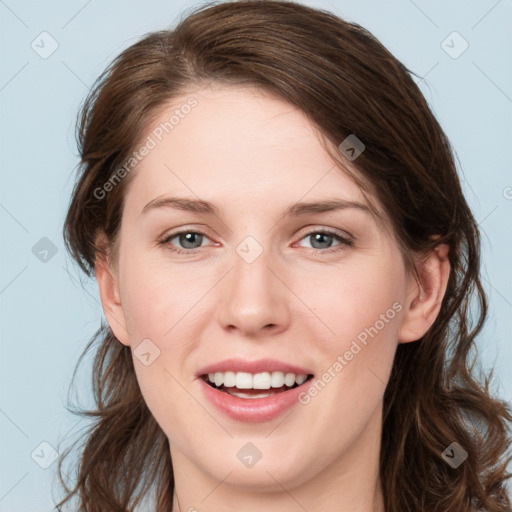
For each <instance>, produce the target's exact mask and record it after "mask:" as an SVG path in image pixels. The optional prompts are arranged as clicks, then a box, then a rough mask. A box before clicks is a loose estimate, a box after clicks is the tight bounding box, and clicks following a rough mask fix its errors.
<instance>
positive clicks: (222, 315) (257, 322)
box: [217, 250, 291, 338]
mask: <svg viewBox="0 0 512 512" xmlns="http://www.w3.org/2000/svg"><path fill="white" fill-rule="evenodd" d="M223 281H224V283H223V287H222V289H221V290H220V294H219V295H220V297H219V300H220V302H219V306H218V308H217V316H218V320H219V322H220V323H221V325H222V327H223V329H225V330H231V331H237V332H238V333H239V334H240V335H241V336H245V337H253V338H254V337H258V336H261V335H268V334H270V333H272V334H277V333H279V332H282V331H284V330H286V329H287V328H288V325H289V322H290V295H291V292H290V291H289V290H288V288H287V287H286V285H285V284H284V283H286V276H285V275H284V271H283V270H282V269H281V270H280V267H279V266H278V265H277V264H276V262H275V261H272V258H271V257H270V254H268V253H267V252H266V251H265V250H264V251H263V253H262V254H261V255H260V256H259V257H258V258H257V259H256V260H255V261H253V262H251V263H248V262H247V261H245V260H244V259H243V258H242V257H240V256H239V255H238V254H237V253H236V252H235V254H234V256H233V268H232V270H231V272H229V274H228V275H227V276H226V278H225V279H224V280H223ZM283 282H284V283H283Z"/></svg>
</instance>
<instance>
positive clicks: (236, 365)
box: [197, 358, 313, 377]
mask: <svg viewBox="0 0 512 512" xmlns="http://www.w3.org/2000/svg"><path fill="white" fill-rule="evenodd" d="M215 372H235V373H236V372H247V373H253V374H256V373H263V372H269V373H270V372H283V373H294V374H295V375H310V374H312V373H313V372H311V371H310V370H307V369H305V368H301V367H300V366H296V365H293V364H289V363H284V362H283V361H278V360H277V359H258V360H257V361H247V360H245V359H237V358H231V359H224V361H219V362H217V363H213V364H209V365H208V366H205V367H204V368H201V369H200V370H199V371H198V373H197V376H198V377H200V376H201V375H206V374H208V373H215Z"/></svg>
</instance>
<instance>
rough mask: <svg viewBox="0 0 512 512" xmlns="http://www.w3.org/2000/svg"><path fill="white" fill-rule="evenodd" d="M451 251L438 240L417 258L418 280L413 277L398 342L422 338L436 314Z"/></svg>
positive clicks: (445, 280)
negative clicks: (434, 245) (436, 243)
mask: <svg viewBox="0 0 512 512" xmlns="http://www.w3.org/2000/svg"><path fill="white" fill-rule="evenodd" d="M448 251H449V247H448V245H446V244H439V245H438V246H436V247H435V248H434V249H433V250H432V251H431V252H430V253H429V254H428V255H427V256H426V257H423V258H421V259H418V261H417V262H416V268H417V269H418V275H419V280H418V279H417V278H416V276H414V275H411V277H410V281H409V283H410V284H409V293H408V295H407V299H406V304H404V313H403V316H402V322H401V325H400V331H399V336H398V341H399V343H409V342H411V341H416V340H419V339H420V338H421V337H422V336H423V335H424V334H425V333H426V332H427V331H428V329H429V328H430V326H431V325H432V324H433V323H434V321H435V319H436V318H437V315H438V313H439V310H440V309H441V303H442V301H443V297H444V294H445V292H446V287H447V285H448V278H449V276H450V261H449V259H448Z"/></svg>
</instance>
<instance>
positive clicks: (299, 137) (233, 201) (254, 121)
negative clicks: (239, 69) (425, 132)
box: [126, 86, 367, 211]
mask: <svg viewBox="0 0 512 512" xmlns="http://www.w3.org/2000/svg"><path fill="white" fill-rule="evenodd" d="M144 142H146V144H147V145H148V146H151V149H150V150H149V151H147V152H146V155H145V156H144V157H142V158H141V160H140V162H139V163H138V164H137V166H136V168H135V171H134V176H133V182H132V184H131V186H130V190H129V192H128V193H127V198H126V199H127V202H128V201H130V203H133V205H134V206H135V207H136V208H137V209H138V210H139V211H140V210H141V209H142V208H143V207H144V205H145V204H147V202H148V201H151V200H153V199H154V198H155V197H158V196H160V195H163V194H166V193H172V194H173V195H186V196H196V197H198V198H201V199H204V200H209V201H212V202H228V201H229V204H230V205H233V206H235V205H238V207H239V208H244V209H251V208H254V211H258V209H260V210H261V208H262V206H263V207H267V206H270V205H271V204H279V205H280V206H282V205H284V204H288V203H291V202H296V201H299V200H301V199H302V198H303V199H304V200H311V201H312V200H316V199H325V198H326V197H329V198H332V197H334V196H335V197H338V198H344V199H350V200H358V201H360V202H362V203H366V202H367V201H366V199H365V197H364V195H363V194H362V191H361V189H360V188H359V186H358V185H357V184H356V183H355V182H354V181H353V179H352V178H350V177H349V176H348V175H347V174H346V173H344V172H343V171H341V170H340V169H339V167H338V165H336V163H335V162H334V161H333V160H332V157H331V156H330V155H329V154H328V153H327V152H326V151H325V149H324V147H323V145H322V144H321V142H320V134H319V132H318V131H317V130H316V128H315V127H314V125H313V124H312V123H311V122H310V121H309V120H308V118H307V116H306V115H305V114H304V113H303V112H302V111H301V110H299V109H298V108H297V107H295V106H293V105H291V104H289V103H287V102H286V101H284V100H282V99H280V98H277V97H275V96H272V95H270V94H268V93H267V92H264V91H261V90H258V89H254V88H247V87H245V88H239V87H234V86H227V87H218V86H217V87H215V88H207V89H202V90H192V91H191V92H190V93H188V94H184V95H181V96H179V97H176V98H173V100H172V102H169V103H168V104H167V105H165V107H162V108H160V109H159V111H158V112H157V113H156V115H155V117H154V118H153V120H152V122H151V124H150V125H149V126H148V128H147V130H146V132H145V134H144V139H143V142H142V144H144ZM349 165H350V163H348V162H347V164H346V166H347V167H348V166H349ZM350 168H351V170H352V171H355V172H357V170H355V168H354V167H350Z"/></svg>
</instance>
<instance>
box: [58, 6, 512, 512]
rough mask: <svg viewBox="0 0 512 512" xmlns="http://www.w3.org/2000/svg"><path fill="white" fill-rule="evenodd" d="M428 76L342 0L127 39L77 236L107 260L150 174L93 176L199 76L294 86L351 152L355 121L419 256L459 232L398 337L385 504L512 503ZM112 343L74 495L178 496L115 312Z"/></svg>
mask: <svg viewBox="0 0 512 512" xmlns="http://www.w3.org/2000/svg"><path fill="white" fill-rule="evenodd" d="M411 74H413V73H412V72H411V71H409V70H408V69H407V68H406V67H405V66H404V65H403V64H402V63H401V62H399V61H398V60H397V59H396V58H395V57H393V55H391V54H390V53H389V52H388V51H387V50H386V49H385V48H384V47H383V46H382V45H381V44H380V43H379V41H377V40H376V38H375V37H374V36H373V35H372V34H371V33H369V32H368V31H367V30H365V29H364V28H362V27H361V26H359V25H357V24H355V23H349V22H346V21H344V20H341V19H340V18H339V17H337V16H335V15H334V14H331V13H329V12H326V11H322V10H317V9H313V8H310V7H307V6H304V5H300V4H296V3H293V2H287V1H273V0H269V1H264V0H259V1H258V0H256V1H250V0H249V1H235V2H225V3H220V4H218V3H213V4H206V5H202V6H200V7H199V8H196V9H195V10H194V11H193V12H191V13H189V14H188V16H187V17H185V18H183V19H182V20H181V21H180V22H179V24H178V25H177V27H176V28H175V29H173V30H163V31H159V32H155V33H151V34H149V35H147V36H145V37H144V38H142V39H141V40H140V41H139V42H137V43H136V44H134V45H132V46H131V47H129V48H128V49H126V50H125V51H124V52H122V53H121V54H120V55H119V56H118V57H117V58H116V59H115V60H114V62H113V63H112V64H111V65H110V66H109V67H108V68H107V69H106V70H105V72H104V73H103V74H102V75H101V76H100V77H99V79H98V81H97V83H96V84H95V87H94V88H93V90H92V91H91V93H90V94H89V96H88V97H87V99H86V101H85V103H84V105H83V107H82V110H81V117H80V119H79V131H78V143H79V148H80V155H81V166H80V169H79V175H78V178H77V183H76V185H75V189H74V192H73V196H72V199H71V204H70V206H69V211H68V213H67V217H66V220H65V226H64V238H65V242H66V246H67V248H68V250H69V252H70V254H71V255H72V256H73V257H74V258H75V260H76V261H77V262H78V264H79V265H80V267H81V268H82V269H83V270H84V271H85V272H86V273H87V274H88V275H91V274H92V273H93V270H94V263H95V259H96V257H97V256H98V254H99V252H104V251H105V247H100V246H98V244H96V239H97V236H98V234H99V233H105V234H106V236H107V238H108V240H109V242H110V243H112V244H113V243H114V241H115V240H116V235H117V234H118V228H119V225H120V220H121V214H122V206H123V195H124V193H125V191H126V186H127V184H128V183H129V182H130V179H131V176H132V175H133V173H131V174H128V175H127V176H126V177H125V178H124V179H123V180H121V181H120V182H119V184H118V185H117V186H115V187H114V188H113V189H112V190H111V191H110V192H109V193H108V194H106V196H105V197H102V198H98V194H97V193H96V194H95V193H94V191H95V190H98V189H101V188H102V187H103V186H104V184H105V183H106V182H107V181H108V180H109V179H111V177H112V176H113V175H114V173H116V171H118V170H119V168H120V166H122V165H123V163H124V162H126V160H127V158H129V155H130V153H131V152H133V150H134V149H135V148H136V147H137V144H138V142H139V141H140V140H141V137H143V135H144V130H145V129H147V127H148V125H149V123H150V122H151V120H152V119H153V118H154V116H155V114H156V113H158V111H159V108H161V107H162V106H164V105H165V104H166V103H168V101H169V100H170V99H172V98H174V97H177V96H178V95H182V94H186V93H187V91H190V90H192V89H195V88H197V87H198V86H201V85H205V84H208V83H210V82H212V81H215V82H216V83H219V84H238V85H243V86H244V85H247V86H255V87H258V88H261V89H262V90H265V91H267V92H269V93H272V94H274V95H277V96H278V97H280V98H282V99H284V100H286V101H288V102H289V103H291V104H293V105H295V106H296V107H298V108H300V109H301V110H302V111H303V112H304V113H305V115H307V116H308V118H309V119H310V120H311V121H312V122H313V123H314V125H315V126H316V127H318V129H319V131H320V132H321V133H322V134H323V135H324V136H325V139H326V141H328V142H330V143H331V145H330V146H329V145H327V148H326V149H328V150H329V151H330V152H331V153H332V156H333V158H335V159H338V160H340V158H339V152H338V155H336V154H335V152H336V149H333V148H337V147H338V145H339V143H340V142H341V141H343V140H344V139H345V138H346V137H347V136H348V135H350V134H355V135H356V136H357V137H358V138H359V139H360V140H361V141H363V142H364V144H365V146H366V149H365V151H364V152H363V153H362V154H361V155H360V156H359V157H358V158H357V161H356V162H355V164H357V165H356V167H357V169H358V171H359V175H360V176H361V177H362V178H363V180H364V181H365V182H367V183H370V184H371V185H372V188H373V189H374V190H375V191H376V192H375V193H376V195H377V199H378V200H379V201H380V203H381V204H382V206H383V207H384V209H385V210H386V212H387V213H388V214H389V216H390V218H391V220H392V224H393V229H394V232H395V234H396V237H397V239H398V240H399V242H400V244H401V246H402V247H403V248H404V250H405V251H406V252H407V254H412V252H413V251H415V252H417V253H421V252H425V251H429V250H431V249H432V248H433V247H434V245H435V244H438V243H447V244H449V247H450V252H449V259H450V264H451V274H450V278H449V282H448V287H447V291H446V294H445V297H444V299H443V302H442V305H441V310H440V313H439V315H438V317H437V318H436V321H435V322H434V324H433V325H432V327H431V328H430V329H429V331H428V332H427V333H426V334H425V336H423V337H422V338H421V339H420V340H418V341H417V342H414V343H407V344H400V345H399V346H398V349H397V353H396V356H395V361H394V366H393V370H392V374H391V378H390V381H389V383H388V385H387V388H386V391H385V396H384V412H383V414H384V416H383V431H382V445H381V446H382V449H381V458H380V477H381V482H382V487H383V491H384V499H385V507H386V512H403V511H405V510H415V511H429V512H460V511H461V510H469V509H470V508H471V507H475V508H476V507H481V509H480V510H485V511H489V512H505V511H509V512H510V510H511V504H510V501H509V498H508V497H507V495H506V479H508V478H509V477H510V476H511V475H509V474H508V473H507V472H506V471H507V466H508V463H509V460H510V458H508V459H505V455H506V454H508V449H509V446H510V422H512V416H511V411H510V409H509V408H508V406H507V405H506V404H505V403H504V402H502V401H500V400H498V399H495V398H492V396H491V393H490V391H489V382H490V379H491V378H492V371H491V374H490V376H487V375H484V376H482V375H481V374H480V375H478V376H477V375H475V368H474V364H475V362H476V355H475V354H474V353H473V352H475V353H476V346H475V337H476V335H477V334H478V333H479V332H480V330H481V328H482V325H483V323H484V320H485V317H486V313H487V305H486V297H485V294H484V290H483V288H482V284H481V281H480V277H479V267H480V240H479V232H478V226H477V224H476V222H475V219H474V218H473V216H472V214H471V211H470V209H469V207H468V204H467V202H466V200H465V198H464V196H463V193H462V190H461V186H460V183H459V179H458V176H457V171H456V166H455V163H454V156H453V151H452V148H451V146H450V143H449V141H448V140H447V138H446V136H445V134H444V133H443V131H442V129H441V127H440V125H439V124H438V122H437V120H436V119H435V117H434V115H433V114H432V112H431V110H430V108H429V106H428V104H427V102H426V101H425V98H424V97H423V95H422V94H421V92H420V90H419V88H418V87H417V85H416V84H415V82H414V80H413V79H412V77H411ZM345 171H346V170H345ZM361 184H362V185H364V183H362V182H361ZM436 235H437V236H439V238H437V239H436V240H433V238H432V237H434V236H436ZM475 311H476V314H475ZM96 342H98V344H99V347H98V348H97V353H96V356H95V360H94V369H93V389H94V394H95V400H96V408H95V410H92V411H83V412H81V413H79V414H84V415H86V416H89V417H92V418H93V419H94V422H93V424H92V426H91V427H90V429H89V431H88V433H87V438H86V442H85V446H83V447H82V453H81V457H80V459H79V465H78V469H77V474H76V475H75V479H76V482H75V485H74V486H73V488H72V489H69V488H68V487H67V485H66V484H65V483H64V480H63V477H62V465H63V461H64V459H65V458H66V456H67V455H68V453H69V451H70V450H68V451H67V452H66V453H64V454H63V456H62V457H61V460H60V461H59V476H60V479H61V482H62V484H63V485H64V486H65V489H66V493H67V495H66V497H65V499H63V500H62V501H61V502H60V503H59V506H60V505H62V504H64V503H66V502H67V501H68V500H69V499H71V498H72V497H75V498H78V500H79V510H80V511H84V512H93V511H98V512H99V511H101V512H114V511H116V512H119V511H131V510H133V509H134V507H135V506H136V505H137V504H138V503H140V501H141V500H142V499H143V498H145V497H147V496H148V495H149V493H151V492H153V493H154V496H155V499H156V503H157V505H156V510H157V511H158V512H164V511H165V512H167V511H169V510H171V509H172V495H173V489H174V481H173V473H172V462H171V457H170V450H169V443H168V440H167V438H166V436H165V435H164V433H163V431H162V430H161V429H160V427H159V426H158V424H157V423H156V421H155V419H154V418H153V416H152V415H151V413H150V412H149V410H148V408H147V406H146V404H145V402H144V399H143V397H142V395H141V392H140V390H139V387H138V383H137V379H136V375H135V372H134V367H133V362H132V356H131V351H130V347H126V346H124V345H122V344H121V343H120V342H118V341H117V340H116V338H115V337H114V335H113V333H112V331H111V330H110V328H109V327H108V326H107V325H102V326H101V328H100V329H99V331H98V332H97V333H96V335H95V337H94V338H93V339H92V340H91V342H90V343H89V344H88V346H87V347H86V349H85V351H84V353H83V354H82V357H83V356H84V355H85V354H86V353H87V352H88V351H89V350H90V349H91V348H92V347H93V346H94V344H95V343H96ZM473 356H475V359H474V361H470V359H471V358H472V357H473ZM82 357H81V358H80V361H81V360H82ZM80 361H79V363H78V364H80ZM453 441H456V442H457V443H458V444H459V445H461V446H462V447H463V448H464V449H465V450H466V451H467V453H468V459H467V460H466V461H465V462H464V463H462V464H461V465H460V466H459V467H458V468H457V469H454V468H452V467H451V466H450V465H449V464H447V463H446V461H445V460H443V458H442V456H441V454H442V452H443V451H444V450H445V449H446V448H447V447H448V446H449V445H450V444H451V443H452V442H453ZM59 510H60V508H59Z"/></svg>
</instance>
